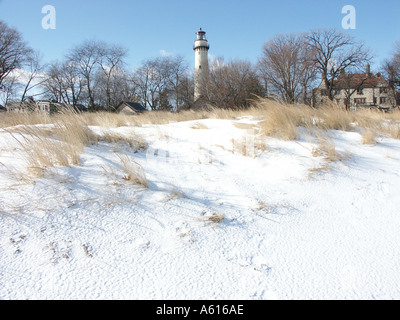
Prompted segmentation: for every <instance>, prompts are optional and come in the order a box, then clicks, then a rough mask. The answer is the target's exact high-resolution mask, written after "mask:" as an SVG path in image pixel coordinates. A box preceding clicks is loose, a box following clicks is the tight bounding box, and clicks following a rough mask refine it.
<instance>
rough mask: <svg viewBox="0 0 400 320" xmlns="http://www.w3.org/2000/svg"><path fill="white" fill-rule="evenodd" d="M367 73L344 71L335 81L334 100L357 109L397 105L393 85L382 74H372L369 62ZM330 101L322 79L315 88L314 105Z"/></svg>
mask: <svg viewBox="0 0 400 320" xmlns="http://www.w3.org/2000/svg"><path fill="white" fill-rule="evenodd" d="M365 71H366V72H365V73H353V74H346V73H342V74H341V75H340V76H339V77H338V79H337V80H336V81H334V83H333V88H332V89H333V91H332V96H333V102H335V103H336V104H337V105H338V106H340V107H342V108H346V107H347V108H348V109H349V110H356V109H360V108H370V109H375V108H376V109H379V110H385V111H388V110H390V109H392V108H394V107H395V106H396V95H395V90H394V87H393V86H392V85H390V84H389V82H388V81H387V80H386V79H385V78H384V77H383V76H382V75H381V74H380V73H377V74H372V73H371V71H370V66H369V64H368V65H367V67H366V70H365ZM328 101H329V98H328V90H327V89H326V87H325V83H324V82H323V81H321V84H320V85H319V87H318V88H316V89H314V90H313V101H312V103H313V106H314V107H319V106H321V105H323V104H325V103H327V102H328Z"/></svg>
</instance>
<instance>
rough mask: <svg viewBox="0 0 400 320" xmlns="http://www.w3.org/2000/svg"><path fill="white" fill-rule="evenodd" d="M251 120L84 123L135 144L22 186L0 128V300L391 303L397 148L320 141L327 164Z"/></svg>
mask: <svg viewBox="0 0 400 320" xmlns="http://www.w3.org/2000/svg"><path fill="white" fill-rule="evenodd" d="M200 124H201V125H200ZM238 124H239V125H238ZM253 124H254V126H255V125H256V121H253V120H252V119H249V118H243V119H239V120H235V121H234V120H210V119H209V120H199V121H189V122H180V123H171V124H168V125H146V126H142V127H135V128H133V127H120V128H115V129H106V128H99V127H92V128H91V129H92V130H93V131H95V132H105V131H113V132H118V133H121V134H124V135H132V134H135V135H140V136H142V137H143V138H144V139H145V140H146V141H147V143H148V148H147V149H146V150H140V151H139V152H137V153H135V152H134V151H133V149H132V148H129V147H128V146H127V145H124V144H123V143H106V142H99V143H98V144H97V145H92V146H90V147H86V148H85V149H84V152H83V154H82V155H81V165H77V166H72V167H58V168H53V169H52V170H51V172H50V173H47V174H45V175H44V177H42V178H40V179H37V180H29V179H23V177H22V176H23V175H21V172H23V168H24V159H23V156H22V154H21V152H20V150H19V146H18V143H17V142H16V141H15V139H14V138H13V137H12V136H11V135H10V133H8V132H6V131H4V130H0V298H1V299H244V300H250V299H400V273H399V270H400V250H399V249H400V232H399V230H400V197H399V189H400V141H399V140H393V139H389V138H380V139H378V144H377V145H374V146H371V145H364V144H362V138H361V135H360V134H359V133H357V132H343V131H330V132H329V135H330V137H331V138H332V141H333V142H334V144H335V146H336V150H337V152H338V153H339V154H340V155H341V156H342V158H341V160H338V161H327V160H326V159H325V158H324V157H323V156H322V155H321V156H318V155H317V154H316V153H315V149H316V148H317V147H318V143H317V142H316V141H315V139H314V140H313V139H311V138H310V137H309V136H308V134H307V132H306V130H303V131H301V132H302V133H301V138H300V139H299V140H297V141H282V140H279V139H275V138H267V139H266V140H265V142H266V145H265V146H264V147H262V146H261V145H262V141H261V142H260V141H257V140H256V139H254V135H252V134H251V132H250V133H249V132H248V131H247V129H251V128H252V125H253ZM254 133H255V136H257V135H256V133H257V131H255V132H254ZM252 145H255V146H256V148H255V149H254V150H253V149H251V148H250V147H251V146H252ZM243 146H246V147H243ZM244 148H245V149H244ZM243 150H245V151H243ZM118 153H119V154H125V155H127V156H129V157H130V158H131V159H132V160H134V161H136V162H137V163H139V164H140V165H141V166H142V167H143V170H144V172H145V174H146V177H147V179H148V188H143V187H140V186H138V185H134V184H132V183H131V182H130V181H126V180H124V179H123V177H124V174H125V173H124V170H123V167H122V165H121V161H120V159H119V157H118V156H117V154H118ZM212 217H214V218H212ZM222 218H223V219H222ZM221 219H222V220H221ZM219 220H221V221H219Z"/></svg>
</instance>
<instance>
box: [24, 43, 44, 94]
mask: <svg viewBox="0 0 400 320" xmlns="http://www.w3.org/2000/svg"><path fill="white" fill-rule="evenodd" d="M41 60H42V57H41V54H40V53H39V52H38V51H31V52H30V53H29V55H28V57H27V61H26V68H25V71H26V74H27V79H26V82H25V83H24V88H23V91H22V95H21V102H22V101H25V99H26V98H27V96H28V93H29V92H32V90H33V89H35V88H38V87H42V86H43V84H44V82H45V81H46V77H45V76H44V75H43V72H44V70H45V68H46V65H45V64H43V63H42V62H41ZM41 94H43V92H40V93H36V94H30V95H29V96H31V97H33V96H36V95H41Z"/></svg>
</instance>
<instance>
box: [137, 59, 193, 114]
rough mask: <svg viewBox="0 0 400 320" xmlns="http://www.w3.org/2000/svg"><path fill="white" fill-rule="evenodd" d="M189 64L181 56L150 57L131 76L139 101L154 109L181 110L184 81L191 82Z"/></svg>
mask: <svg viewBox="0 0 400 320" xmlns="http://www.w3.org/2000/svg"><path fill="white" fill-rule="evenodd" d="M187 73H188V66H187V64H186V63H185V61H184V59H183V58H182V57H181V56H167V57H157V58H153V59H148V60H146V61H144V62H143V64H142V65H141V66H140V67H139V68H137V69H136V70H135V71H134V73H133V75H132V78H131V81H132V82H133V84H134V86H135V88H136V92H137V95H138V98H139V101H140V102H141V103H142V104H143V105H144V106H145V107H150V108H151V109H152V110H161V109H162V110H171V109H172V110H175V111H177V110H179V109H180V108H181V107H182V106H183V105H184V103H185V102H184V101H185V99H182V98H181V96H180V95H181V91H182V90H183V88H184V82H186V84H189V82H187V81H188V78H187Z"/></svg>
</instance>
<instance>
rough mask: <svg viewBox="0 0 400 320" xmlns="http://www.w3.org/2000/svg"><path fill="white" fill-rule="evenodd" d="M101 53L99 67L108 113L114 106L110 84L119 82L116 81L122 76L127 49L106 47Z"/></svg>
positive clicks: (113, 93) (113, 92) (113, 94)
mask: <svg viewBox="0 0 400 320" xmlns="http://www.w3.org/2000/svg"><path fill="white" fill-rule="evenodd" d="M103 50H104V51H103V52H102V54H101V55H100V57H99V58H100V61H99V65H100V68H101V71H102V77H101V78H102V80H103V83H104V89H105V93H106V101H105V107H106V109H107V110H108V111H111V109H112V107H114V106H115V101H113V100H115V99H112V96H115V93H116V92H115V91H113V90H112V83H113V82H114V83H115V82H116V81H118V80H121V79H118V78H119V76H120V75H121V74H123V73H124V72H123V70H122V67H123V66H124V64H125V61H124V58H126V56H127V53H128V51H127V49H125V48H123V47H120V46H115V45H114V46H106V47H105V48H103Z"/></svg>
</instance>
